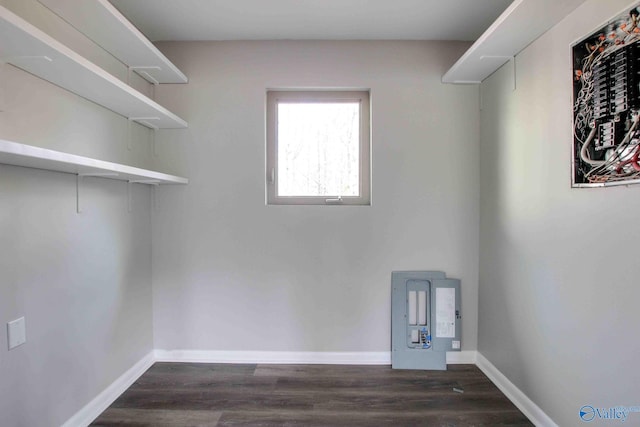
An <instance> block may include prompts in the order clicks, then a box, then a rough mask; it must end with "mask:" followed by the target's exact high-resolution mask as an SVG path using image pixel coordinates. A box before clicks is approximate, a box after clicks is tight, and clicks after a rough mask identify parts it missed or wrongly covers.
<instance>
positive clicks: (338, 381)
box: [92, 363, 532, 427]
mask: <svg viewBox="0 0 640 427" xmlns="http://www.w3.org/2000/svg"><path fill="white" fill-rule="evenodd" d="M454 387H455V388H459V389H462V390H464V393H457V392H455V391H453V388H454ZM531 425H532V424H531V423H530V422H529V421H528V420H527V418H526V417H525V416H524V415H523V414H522V413H521V412H520V411H519V410H518V409H517V408H516V407H515V406H514V405H513V404H512V403H511V402H510V401H509V400H508V399H507V398H506V397H505V396H504V395H503V394H502V393H501V392H500V390H498V388H497V387H496V386H495V385H493V383H491V381H489V379H488V378H487V377H486V376H485V375H484V374H483V373H482V372H481V371H480V370H479V369H478V368H477V367H476V366H474V365H449V367H448V370H447V371H405V370H392V369H391V368H390V367H389V366H351V365H349V366H347V365H230V364H193V363H156V364H155V365H153V366H152V367H151V368H150V369H149V370H148V371H147V372H146V373H145V374H144V375H143V376H142V377H140V378H139V379H138V381H136V382H135V383H134V384H133V385H132V386H131V387H130V388H129V389H128V390H127V391H126V392H124V393H123V394H122V396H120V397H119V398H118V399H117V400H116V401H115V402H114V403H113V404H112V405H111V406H110V407H109V408H108V409H107V410H106V411H105V412H103V413H102V415H100V417H98V418H97V419H96V420H95V421H94V422H93V424H92V426H154V427H174V426H175V427H188V426H215V427H224V426H314V427H315V426H356V427H359V426H363V427H364V426H367V427H370V426H394V427H400V426H531Z"/></svg>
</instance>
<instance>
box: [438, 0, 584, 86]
mask: <svg viewBox="0 0 640 427" xmlns="http://www.w3.org/2000/svg"><path fill="white" fill-rule="evenodd" d="M584 1H585V0H515V1H514V2H513V3H512V4H511V5H510V6H509V7H508V8H507V9H506V10H505V11H504V12H503V13H502V14H501V15H500V16H499V17H498V19H496V21H495V22H494V23H493V24H492V25H491V26H490V27H489V29H487V31H485V32H484V34H482V35H481V36H480V38H479V39H478V40H477V41H476V42H475V43H474V44H473V45H472V46H471V47H470V48H469V50H467V51H466V52H465V53H464V55H462V57H461V58H460V59H459V60H458V61H457V62H456V63H455V64H454V65H453V67H451V69H449V71H447V72H446V73H445V75H444V76H443V77H442V82H443V83H480V82H482V81H483V80H484V79H486V78H487V77H489V76H490V75H491V74H492V73H493V72H494V71H496V70H497V69H498V68H500V67H501V66H503V65H504V64H505V63H506V62H508V61H509V59H511V58H513V57H514V56H515V55H516V54H518V53H519V52H521V51H522V50H523V49H524V48H525V47H527V46H528V45H529V44H530V43H531V42H533V41H534V40H535V39H537V38H538V37H540V36H541V35H542V34H544V33H545V32H546V31H547V30H549V29H550V28H551V27H553V26H554V25H555V24H557V23H558V22H560V21H561V20H562V19H563V18H564V17H565V16H567V15H568V14H569V13H571V12H572V11H573V10H574V9H575V8H577V7H578V6H580V4H582V3H584Z"/></svg>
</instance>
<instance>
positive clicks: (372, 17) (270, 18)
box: [110, 0, 511, 41]
mask: <svg viewBox="0 0 640 427" xmlns="http://www.w3.org/2000/svg"><path fill="white" fill-rule="evenodd" d="M110 1H111V3H113V5H114V6H116V7H117V8H118V9H119V10H120V11H121V12H122V13H123V14H124V15H125V16H126V17H127V18H128V19H129V20H130V21H131V22H133V24H134V25H136V26H137V27H138V28H139V29H140V30H141V31H142V32H143V33H144V34H145V35H146V36H147V37H148V38H150V39H151V40H153V41H162V40H282V39H292V40H465V41H473V40H476V39H477V38H478V37H479V36H480V35H481V34H482V33H483V32H484V30H486V29H487V28H488V27H489V25H491V23H492V22H493V21H494V20H495V19H496V18H497V17H498V15H500V13H502V11H503V10H505V9H506V8H507V6H508V5H509V4H510V3H511V0H136V1H131V0H110Z"/></svg>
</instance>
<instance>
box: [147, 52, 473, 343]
mask: <svg viewBox="0 0 640 427" xmlns="http://www.w3.org/2000/svg"><path fill="white" fill-rule="evenodd" d="M159 46H160V47H161V49H162V50H163V51H164V52H165V53H166V54H167V56H169V58H171V59H172V60H173V61H174V62H175V63H176V65H178V66H179V67H180V68H181V69H182V70H183V71H184V72H185V73H186V74H187V75H188V76H189V78H190V82H189V85H188V86H187V87H186V88H183V87H168V88H164V87H163V88H161V89H160V91H159V100H160V101H161V103H163V104H164V105H167V106H168V107H169V108H173V109H174V110H176V111H177V112H179V113H182V114H183V115H184V116H185V117H186V118H187V119H188V120H189V126H190V127H189V130H188V131H187V132H185V133H174V134H171V133H167V132H165V133H163V136H162V141H161V144H160V150H161V152H162V155H161V157H160V160H161V168H162V169H164V170H170V171H172V172H174V173H180V172H183V171H188V175H189V178H190V179H191V182H190V184H189V186H188V187H186V188H185V189H182V188H171V189H168V191H166V192H164V193H163V197H162V200H161V201H160V204H161V206H160V210H159V211H158V212H157V213H156V214H154V223H153V227H154V241H153V274H154V276H153V280H154V292H153V298H154V304H153V305H154V339H155V345H156V348H158V349H164V350H173V349H186V350H230V351H238V350H255V351H362V352H367V351H389V350H390V280H391V271H393V270H406V269H442V270H444V271H446V272H447V273H448V274H449V275H450V276H452V277H458V278H460V279H462V287H463V301H462V304H463V316H464V324H463V325H464V326H463V349H465V350H475V348H476V319H477V271H478V265H477V262H478V180H477V177H478V167H479V164H478V144H477V140H478V136H477V135H478V125H479V112H478V88H477V87H475V86H447V85H442V84H441V83H440V78H441V76H442V74H443V73H444V72H445V71H446V70H447V69H448V68H449V67H450V66H451V64H452V63H453V62H454V61H455V60H456V59H457V58H458V57H459V56H460V55H461V54H462V53H463V52H464V50H465V48H466V47H467V46H468V45H466V44H463V43H428V42H218V43H216V42H209V43H205V42H203V43H161V44H160V45H159ZM282 87H289V88H290V87H356V88H370V89H371V103H372V115H373V119H372V135H373V142H372V147H373V148H372V160H373V168H372V171H373V178H372V183H373V191H372V201H373V202H372V203H373V204H372V206H370V207H345V206H339V207H336V206H265V165H264V164H265V153H264V152H265V98H266V96H265V92H266V89H267V88H282ZM163 159H164V161H163Z"/></svg>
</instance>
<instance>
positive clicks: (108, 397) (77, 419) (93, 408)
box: [62, 351, 156, 427]
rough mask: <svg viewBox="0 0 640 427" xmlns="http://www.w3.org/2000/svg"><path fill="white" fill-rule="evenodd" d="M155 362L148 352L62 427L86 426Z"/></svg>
mask: <svg viewBox="0 0 640 427" xmlns="http://www.w3.org/2000/svg"><path fill="white" fill-rule="evenodd" d="M155 362H156V360H155V355H154V352H153V351H152V352H150V353H149V354H147V355H146V356H144V357H143V358H142V359H140V360H139V361H138V362H137V363H136V364H135V365H133V366H132V367H131V368H130V369H129V370H127V371H126V372H125V373H124V374H122V375H121V376H120V377H119V378H118V379H116V380H115V381H114V382H113V383H111V385H109V387H107V388H106V389H105V390H103V391H102V393H100V394H99V395H97V396H96V397H95V398H94V399H93V400H92V401H91V402H89V403H87V404H86V405H85V406H84V408H82V409H80V410H79V411H78V412H76V414H75V415H74V416H72V417H71V418H69V419H68V420H67V422H66V423H64V424H63V425H62V427H78V426H88V425H89V424H91V422H93V420H95V419H96V418H97V417H98V416H99V415H100V414H101V413H102V412H103V411H104V410H105V409H107V408H108V407H109V405H111V404H112V403H113V402H114V401H115V400H116V399H117V398H118V397H120V395H121V394H122V393H124V392H125V390H126V389H128V388H129V387H130V386H131V384H133V383H134V382H135V381H136V380H137V379H138V378H140V376H142V374H144V373H145V372H146V370H147V369H149V368H150V367H151V365H153V364H154V363H155Z"/></svg>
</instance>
